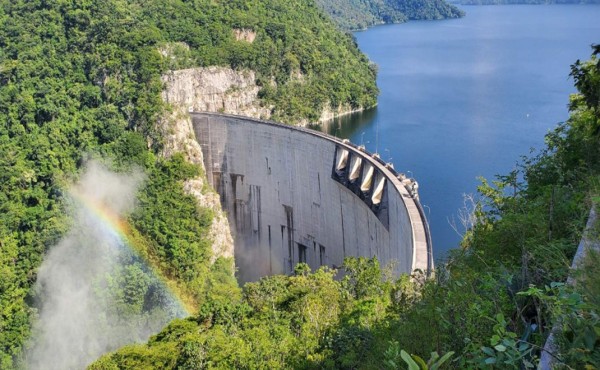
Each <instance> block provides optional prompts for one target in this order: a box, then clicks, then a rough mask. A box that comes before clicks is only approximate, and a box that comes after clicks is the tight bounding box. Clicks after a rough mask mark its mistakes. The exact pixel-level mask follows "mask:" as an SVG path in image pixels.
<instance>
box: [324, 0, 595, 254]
mask: <svg viewBox="0 0 600 370" xmlns="http://www.w3.org/2000/svg"><path fill="white" fill-rule="evenodd" d="M463 9H464V10H465V11H466V12H467V16H466V17H465V18H463V19H457V20H446V21H435V22H409V23H406V24H400V25H390V26H380V27H375V28H372V29H370V30H368V31H364V32H358V33H356V34H355V36H356V38H357V41H358V44H359V46H360V48H361V49H362V50H363V52H365V53H366V54H367V55H368V56H369V58H370V59H371V60H373V61H374V62H376V63H377V64H378V65H379V77H378V85H379V88H380V90H381V94H380V96H379V106H378V107H377V108H376V109H374V110H371V111H369V112H365V113H363V114H361V115H354V116H352V117H349V118H346V119H343V120H341V121H340V122H338V123H337V124H335V123H334V124H333V125H332V126H331V127H330V128H329V131H330V133H332V134H336V135H337V136H338V137H346V138H350V139H351V140H352V141H353V142H355V143H357V144H360V143H361V142H362V143H364V144H365V145H366V146H367V148H368V149H369V150H371V151H377V152H379V153H380V155H381V157H382V159H384V160H388V159H391V160H392V161H393V162H394V165H395V167H396V169H397V170H398V171H400V172H407V173H408V174H409V175H412V176H414V177H415V178H416V179H417V180H418V181H419V185H420V188H419V193H420V196H421V201H422V203H423V204H424V205H425V206H426V207H425V208H426V211H427V210H428V209H430V212H431V213H430V216H429V220H430V225H431V231H432V235H433V243H434V252H435V256H436V258H438V259H439V258H440V257H442V256H443V255H444V254H445V252H446V251H447V250H448V249H449V248H453V247H456V246H457V245H458V242H459V240H460V237H459V235H458V234H457V233H456V232H455V231H454V230H453V229H452V228H451V227H450V224H449V220H451V219H452V217H453V216H454V217H456V214H457V212H458V210H459V209H460V208H461V207H462V205H463V194H469V193H475V192H476V187H477V185H478V184H479V181H478V180H477V177H478V176H484V177H487V178H489V179H491V178H493V176H494V175H495V174H506V173H508V172H509V171H511V170H512V169H514V167H515V164H516V162H517V161H518V160H519V158H520V156H521V155H527V154H529V152H530V148H532V147H535V148H541V147H542V146H543V143H544V134H545V133H546V132H548V130H550V129H552V128H553V127H555V126H556V124H557V123H558V122H561V121H564V120H566V119H567V117H568V112H567V107H566V106H567V103H568V97H569V94H570V93H573V92H575V89H574V88H573V86H572V85H573V81H572V80H571V79H569V78H568V75H569V71H570V68H569V66H570V65H571V64H572V63H573V62H574V61H575V60H577V59H589V56H590V53H591V48H590V44H592V43H600V21H599V20H600V6H594V5H587V6H578V5H552V6H542V5H540V6H527V5H506V6H470V7H469V6H465V7H463ZM338 124H341V126H337V125H338Z"/></svg>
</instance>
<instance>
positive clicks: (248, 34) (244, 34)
mask: <svg viewBox="0 0 600 370" xmlns="http://www.w3.org/2000/svg"><path fill="white" fill-rule="evenodd" d="M233 35H234V36H235V39H236V40H238V41H246V42H249V43H253V42H254V39H256V32H255V31H253V30H251V29H247V28H235V29H234V30H233Z"/></svg>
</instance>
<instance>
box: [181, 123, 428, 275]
mask: <svg viewBox="0 0 600 370" xmlns="http://www.w3.org/2000/svg"><path fill="white" fill-rule="evenodd" d="M190 114H191V118H192V124H193V128H194V133H195V135H196V139H197V141H198V142H199V144H200V146H201V148H202V154H203V157H204V166H205V168H206V176H207V178H208V181H209V183H210V184H211V185H212V186H213V188H214V189H215V190H216V191H217V192H218V193H219V196H220V200H221V205H222V207H223V209H224V210H225V212H226V213H227V217H228V219H229V223H230V225H231V226H230V227H231V231H232V234H233V237H234V240H235V242H234V246H235V248H234V249H235V251H234V254H235V263H236V266H237V267H238V269H239V273H238V279H239V280H240V281H242V282H246V281H256V280H258V279H259V278H261V277H262V276H266V275H273V274H291V273H293V272H294V266H295V265H296V264H297V263H300V262H304V263H307V264H308V265H309V266H310V267H311V268H313V269H316V268H318V267H319V266H321V265H328V266H330V267H339V266H341V265H342V263H343V260H344V258H345V257H348V256H356V257H359V256H364V257H373V256H377V258H378V259H379V261H380V263H381V264H382V265H387V264H391V266H392V267H393V271H394V273H395V274H396V275H397V274H400V273H411V272H412V271H414V270H415V269H420V270H422V271H424V272H426V273H429V272H430V271H431V270H432V269H433V256H432V243H431V236H430V233H429V226H428V224H427V220H426V217H425V214H424V212H423V208H422V206H421V204H420V202H419V197H418V193H417V188H418V184H417V183H416V181H414V179H409V178H406V177H405V176H404V175H403V174H401V173H397V172H396V171H395V170H394V168H393V166H392V164H391V163H385V162H383V161H382V160H381V159H380V158H379V156H378V155H377V154H371V153H369V152H368V151H366V150H365V148H364V147H363V146H356V145H354V144H352V143H350V142H349V141H347V140H340V139H338V138H336V137H333V136H330V135H327V134H324V133H321V132H317V131H313V130H309V129H305V128H300V127H295V126H288V125H283V124H278V123H274V122H267V121H261V120H257V119H253V118H247V117H241V116H231V115H224V114H217V113H195V112H194V113H190Z"/></svg>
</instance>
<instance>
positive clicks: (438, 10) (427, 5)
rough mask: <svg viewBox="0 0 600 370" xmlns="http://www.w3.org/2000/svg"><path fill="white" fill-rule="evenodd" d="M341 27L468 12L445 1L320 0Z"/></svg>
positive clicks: (360, 26) (454, 16)
mask: <svg viewBox="0 0 600 370" xmlns="http://www.w3.org/2000/svg"><path fill="white" fill-rule="evenodd" d="M317 3H318V4H319V5H320V6H321V7H322V8H323V9H324V10H325V11H326V12H327V13H328V14H329V15H330V16H331V18H332V19H333V20H334V21H335V22H336V23H337V24H338V25H340V27H342V28H344V29H349V30H360V29H365V28H367V27H370V26H374V25H377V24H385V23H402V22H406V21H408V20H419V19H446V18H459V17H462V16H464V15H465V13H464V12H463V11H462V10H460V9H458V8H457V7H455V6H454V5H450V4H448V3H447V2H446V1H445V0H317Z"/></svg>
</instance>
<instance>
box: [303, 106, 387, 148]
mask: <svg viewBox="0 0 600 370" xmlns="http://www.w3.org/2000/svg"><path fill="white" fill-rule="evenodd" d="M376 119H377V107H374V108H371V109H367V110H364V111H362V112H358V113H353V114H347V115H345V116H342V117H338V118H334V119H333V120H331V121H328V122H326V123H324V124H322V125H320V126H310V128H312V129H313V130H317V131H322V132H325V133H328V134H329V135H333V136H335V137H339V138H340V139H350V138H352V137H353V136H355V134H357V133H358V132H360V130H361V129H363V128H366V127H370V126H371V125H372V124H373V123H374V122H375V120H376ZM355 144H361V143H360V142H355Z"/></svg>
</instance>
